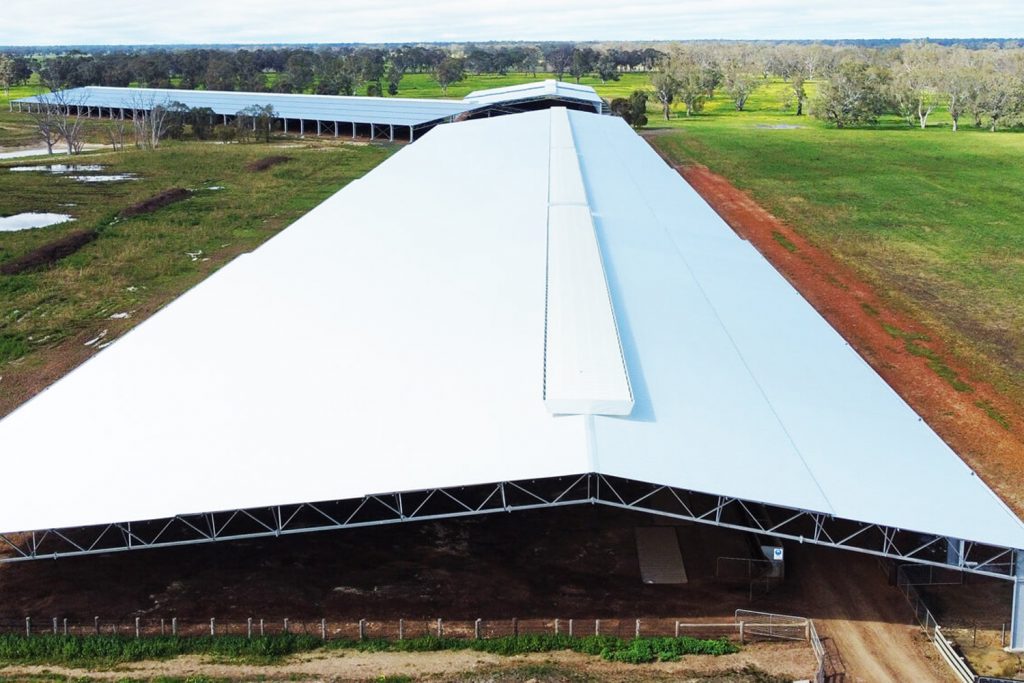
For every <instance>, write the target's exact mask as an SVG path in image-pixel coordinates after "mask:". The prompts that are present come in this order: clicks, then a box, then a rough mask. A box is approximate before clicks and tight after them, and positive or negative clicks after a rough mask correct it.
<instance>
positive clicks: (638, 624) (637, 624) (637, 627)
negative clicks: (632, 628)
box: [633, 619, 640, 638]
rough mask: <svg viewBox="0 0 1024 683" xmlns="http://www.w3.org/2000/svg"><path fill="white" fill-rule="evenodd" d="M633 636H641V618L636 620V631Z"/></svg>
mask: <svg viewBox="0 0 1024 683" xmlns="http://www.w3.org/2000/svg"><path fill="white" fill-rule="evenodd" d="M633 637H634V638H639V637H640V620H639V619H637V620H636V632H635V633H634V635H633Z"/></svg>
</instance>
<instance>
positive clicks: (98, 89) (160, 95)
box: [14, 86, 475, 126]
mask: <svg viewBox="0 0 1024 683" xmlns="http://www.w3.org/2000/svg"><path fill="white" fill-rule="evenodd" d="M47 97H49V95H35V96H32V97H23V98H20V99H17V100H14V101H15V102H26V103H28V102H38V101H40V100H41V99H45V98H47ZM63 98H64V101H66V102H68V103H70V104H75V105H80V106H83V107H107V108H115V109H149V108H151V107H153V106H155V105H159V104H168V103H170V102H181V103H182V104H185V105H187V106H189V107H192V108H196V107H209V108H210V109H212V110H213V112H214V113H215V114H218V115H226V116H233V115H234V114H236V113H237V112H239V111H241V110H242V109H245V108H246V107H249V106H252V105H254V104H258V105H261V106H262V105H267V104H270V105H273V107H274V111H275V112H276V114H277V116H278V117H280V118H287V119H306V120H310V121H314V120H318V121H343V122H346V123H349V122H353V123H376V124H393V125H396V126H397V125H403V126H418V125H422V124H426V123H433V122H437V121H441V120H444V119H446V118H450V117H453V116H456V115H458V114H461V113H463V112H466V111H469V110H470V109H473V108H474V107H475V105H474V104H472V103H468V102H463V101H459V100H430V99H415V98H410V97H355V96H345V95H305V94H284V93H262V92H259V93H257V92H233V91H230V92H229V91H219V90H173V89H164V88H108V87H102V86H85V87H82V88H72V89H70V90H65V91H63Z"/></svg>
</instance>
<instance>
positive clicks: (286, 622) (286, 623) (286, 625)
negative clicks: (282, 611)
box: [284, 619, 288, 633]
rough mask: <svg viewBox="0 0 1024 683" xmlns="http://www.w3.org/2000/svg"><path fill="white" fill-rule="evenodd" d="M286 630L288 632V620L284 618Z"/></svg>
mask: <svg viewBox="0 0 1024 683" xmlns="http://www.w3.org/2000/svg"><path fill="white" fill-rule="evenodd" d="M284 632H285V633H288V620H287V619H285V620H284Z"/></svg>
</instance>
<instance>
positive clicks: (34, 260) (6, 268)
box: [0, 230, 99, 275]
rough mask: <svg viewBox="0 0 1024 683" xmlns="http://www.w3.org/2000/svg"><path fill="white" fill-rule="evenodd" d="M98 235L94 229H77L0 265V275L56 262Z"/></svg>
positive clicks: (16, 272) (22, 271) (21, 271)
mask: <svg viewBox="0 0 1024 683" xmlns="http://www.w3.org/2000/svg"><path fill="white" fill-rule="evenodd" d="M97 237H99V232H97V231H96V230H79V231H77V232H73V233H71V234H70V235H67V236H65V237H62V238H60V239H59V240H54V241H53V242H49V243H48V244H44V245H43V246H41V247H38V248H36V249H33V250H32V251H30V252H28V253H27V254H25V255H23V256H19V257H18V258H16V259H14V260H12V261H8V262H7V263H4V264H2V265H0V275H18V274H20V273H24V272H27V271H29V270H35V269H37V268H43V267H44V266H48V265H50V264H51V263H56V262H57V261H59V260H61V259H62V258H64V257H65V256H70V255H71V254H74V253H75V252H76V251H78V250H79V249H81V248H82V247H84V246H85V245H87V244H89V242H92V241H93V240H94V239H96V238H97Z"/></svg>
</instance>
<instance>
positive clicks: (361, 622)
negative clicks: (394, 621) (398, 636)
mask: <svg viewBox="0 0 1024 683" xmlns="http://www.w3.org/2000/svg"><path fill="white" fill-rule="evenodd" d="M398 630H399V631H401V630H402V629H401V625H399V629H398ZM359 640H366V619H360V620H359Z"/></svg>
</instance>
